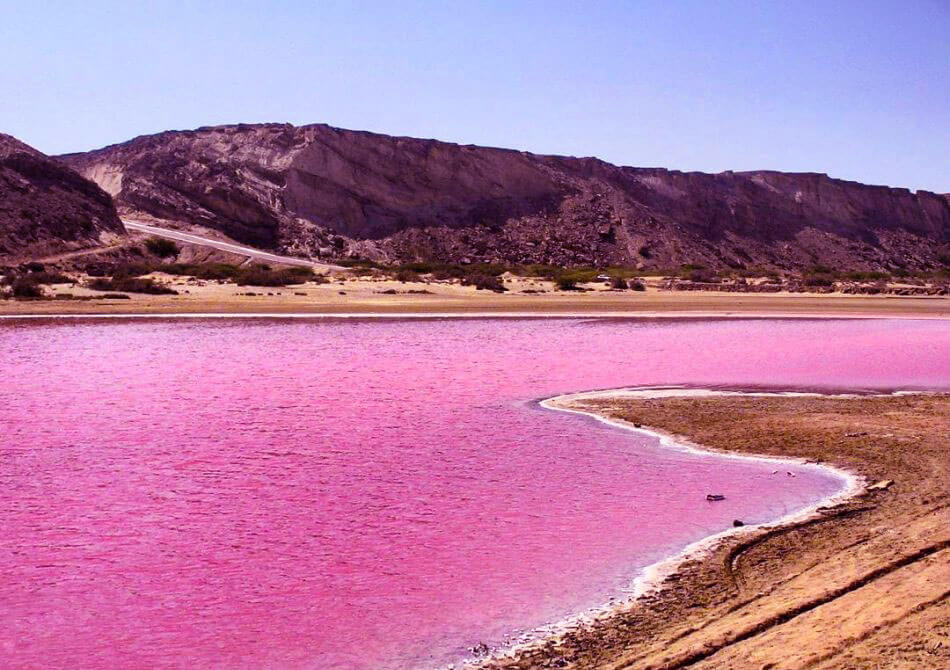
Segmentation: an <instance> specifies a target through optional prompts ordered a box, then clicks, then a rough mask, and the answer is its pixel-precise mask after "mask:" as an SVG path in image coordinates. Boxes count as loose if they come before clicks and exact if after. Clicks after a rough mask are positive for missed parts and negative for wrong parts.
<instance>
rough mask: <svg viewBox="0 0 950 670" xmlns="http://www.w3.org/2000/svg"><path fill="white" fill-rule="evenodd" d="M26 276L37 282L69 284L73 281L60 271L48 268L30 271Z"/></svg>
mask: <svg viewBox="0 0 950 670" xmlns="http://www.w3.org/2000/svg"><path fill="white" fill-rule="evenodd" d="M28 276H29V278H30V279H32V280H33V281H34V282H36V283H37V284H70V283H72V281H73V280H72V279H70V278H69V277H67V276H66V275H64V274H63V273H62V272H55V271H50V270H43V271H41V272H31V273H30V274H29V275H28Z"/></svg>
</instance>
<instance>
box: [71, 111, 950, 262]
mask: <svg viewBox="0 0 950 670" xmlns="http://www.w3.org/2000/svg"><path fill="white" fill-rule="evenodd" d="M61 158H62V160H64V161H65V162H66V163H67V164H69V165H70V166H72V167H73V168H74V169H76V170H77V171H78V172H80V173H81V174H83V175H84V176H86V177H88V178H89V179H92V180H94V181H96V182H97V183H98V184H99V185H100V186H102V188H104V189H105V190H106V191H108V192H110V193H111V194H112V195H113V197H114V198H115V201H116V203H117V205H118V207H119V209H120V211H121V212H124V213H126V214H128V215H130V216H135V215H143V214H144V215H148V216H150V217H155V218H158V219H163V220H169V221H176V222H183V223H188V224H196V225H201V226H205V227H208V228H213V229H216V230H220V231H222V232H224V233H226V234H227V235H229V236H230V237H233V238H234V239H236V240H239V241H241V242H244V243H247V244H252V245H256V246H260V247H264V248H268V249H276V250H279V251H282V252H289V253H295V254H300V255H309V256H312V257H319V258H341V257H345V256H348V255H349V256H352V255H360V256H364V257H370V258H377V259H389V260H436V261H444V262H462V263H464V262H486V261H487V262H504V263H509V264H530V263H548V264H554V265H601V266H603V265H632V266H640V267H647V268H649V267H657V268H669V267H675V266H679V265H681V264H687V263H688V264H695V265H704V266H706V267H709V268H725V267H732V268H753V267H770V268H778V269H804V268H808V267H812V266H816V265H818V266H828V267H833V268H847V269H856V270H893V269H897V268H906V269H908V270H911V271H918V270H930V269H933V268H936V267H940V266H941V263H942V261H941V258H945V255H946V252H947V250H948V248H950V196H948V195H944V194H935V193H929V192H926V191H918V192H916V193H913V192H911V191H909V190H907V189H902V188H889V187H884V186H868V185H864V184H859V183H856V182H848V181H843V180H838V179H833V178H830V177H828V176H827V175H824V174H813V173H799V174H794V173H782V172H772V171H756V172H724V173H720V174H705V173H699V172H678V171H673V170H665V169H661V168H634V167H619V166H615V165H611V164H609V163H606V162H604V161H601V160H598V159H596V158H573V157H565V156H544V155H537V154H531V153H527V152H521V151H513V150H507V149H496V148H489V147H478V146H464V145H457V144H451V143H447V142H439V141H436V140H426V139H415V138H406V137H391V136H387V135H380V134H375V133H369V132H362V131H350V130H343V129H339V128H333V127H330V126H326V125H310V126H302V127H294V126H291V125H289V124H258V125H245V124H239V125H230V126H216V127H205V128H199V129H197V130H192V131H168V132H164V133H159V134H157V135H150V136H143V137H138V138H135V139H133V140H130V141H129V142H125V143H122V144H117V145H113V146H109V147H105V148H103V149H99V150H96V151H90V152H86V153H80V154H71V155H67V156H63V157H61Z"/></svg>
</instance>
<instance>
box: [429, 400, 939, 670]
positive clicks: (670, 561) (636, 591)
mask: <svg viewBox="0 0 950 670" xmlns="http://www.w3.org/2000/svg"><path fill="white" fill-rule="evenodd" d="M920 393H926V391H923V392H922V391H916V390H913V391H907V390H894V391H892V392H889V393H821V392H811V391H809V392H803V391H779V390H774V391H765V390H754V391H752V390H748V391H746V390H724V389H712V388H706V387H692V388H689V387H670V386H664V387H633V388H618V389H606V390H597V391H583V392H578V393H570V394H563V395H557V396H553V397H550V398H545V399H543V400H540V401H539V402H538V404H539V405H540V406H541V407H544V408H545V409H549V410H552V411H559V412H568V413H572V414H580V415H584V416H587V417H589V418H592V419H594V420H596V421H598V422H601V423H604V424H607V425H609V426H612V427H614V428H618V429H621V430H629V431H631V432H634V433H638V434H641V435H646V436H649V437H653V438H656V439H657V440H658V441H659V443H660V445H661V446H662V447H664V448H667V449H674V450H677V451H684V452H688V453H692V454H696V455H700V456H715V457H717V458H727V459H730V460H740V461H752V462H758V463H771V464H774V465H777V466H782V465H786V466H788V465H795V466H798V467H802V466H807V467H810V468H817V469H820V470H822V471H823V472H826V473H828V474H831V475H833V476H834V477H836V478H837V479H839V480H840V481H841V483H842V487H841V489H839V490H838V491H837V492H836V493H834V494H832V495H830V496H826V497H825V498H822V499H821V500H818V501H816V502H814V503H812V504H811V505H808V506H806V507H803V508H801V509H798V510H795V511H793V512H790V513H789V514H786V515H784V516H782V517H780V518H778V519H775V520H773V521H769V522H765V523H760V524H749V525H745V526H741V527H737V528H736V527H734V528H727V529H726V530H723V531H721V532H719V533H715V534H713V535H709V536H707V537H705V538H703V539H701V540H698V541H696V542H692V543H690V544H688V545H686V546H685V547H683V548H682V549H681V550H679V551H677V552H675V553H673V554H671V555H670V556H668V557H666V558H663V559H661V560H659V561H657V562H655V563H652V564H650V565H647V566H645V567H644V568H642V569H641V570H640V571H639V573H638V574H637V575H636V576H635V577H634V579H633V581H632V582H631V584H630V586H629V587H628V588H626V589H624V590H623V591H622V593H621V594H620V596H619V597H616V598H611V599H610V600H609V601H608V602H606V603H603V604H602V605H600V606H597V607H593V608H590V609H588V610H586V611H584V612H580V613H577V614H575V615H572V616H570V617H567V618H565V619H562V620H560V621H557V622H554V623H552V624H549V625H546V626H543V627H540V628H537V629H534V630H532V631H529V632H526V633H523V634H521V635H519V636H517V637H516V638H515V639H513V640H512V642H511V644H510V645H508V646H505V647H502V648H498V649H493V650H491V651H490V653H489V655H487V656H481V657H470V658H467V659H464V660H463V661H461V662H460V663H458V664H450V665H447V666H441V668H439V670H453V669H455V668H459V667H461V668H467V669H468V668H471V669H474V668H478V667H480V666H483V665H485V664H488V663H491V662H493V661H500V660H509V659H513V658H516V657H517V656H518V655H519V654H521V653H525V652H528V651H530V650H535V649H538V648H540V647H542V646H544V645H546V644H548V643H550V642H552V641H555V640H557V639H558V638H560V637H561V636H562V635H564V634H565V633H568V632H570V631H571V630H574V629H576V628H579V627H582V626H584V625H587V624H590V623H594V622H597V621H604V620H608V619H610V618H611V617H612V616H614V615H616V614H618V613H620V612H622V611H624V610H626V609H627V608H629V607H631V606H632V605H633V604H634V603H636V602H637V601H638V600H640V599H641V598H643V597H644V596H647V595H649V594H651V593H655V592H656V591H658V590H660V589H661V588H662V585H663V582H664V581H665V580H666V579H667V578H668V577H669V576H670V575H673V574H676V573H677V572H678V571H679V569H680V568H681V566H682V565H683V564H684V563H686V562H687V561H690V560H696V559H702V558H704V557H706V556H708V555H709V554H711V553H712V551H713V550H714V549H716V548H717V547H718V546H719V545H720V544H721V543H723V542H724V541H725V540H727V539H730V538H734V537H740V536H742V535H752V534H754V533H757V532H760V531H766V530H774V529H778V528H781V527H783V526H792V525H795V524H798V523H801V522H803V521H808V520H810V519H812V518H816V517H817V516H818V512H819V510H820V509H826V508H829V507H835V506H838V505H842V504H844V503H847V502H849V501H851V500H852V499H853V498H855V497H857V496H858V495H859V494H861V493H863V492H864V490H865V487H866V486H867V481H866V479H865V478H864V477H862V476H860V475H858V474H856V473H854V472H851V471H849V470H848V469H846V468H843V467H839V466H836V465H830V464H826V463H815V462H813V461H807V460H805V459H803V458H796V457H778V456H771V455H765V454H739V453H735V452H731V451H725V450H722V449H715V448H712V447H707V446H704V445H701V444H697V443H695V442H692V441H690V440H689V439H687V438H685V437H683V436H679V435H673V434H671V433H668V432H666V431H662V430H658V429H654V428H649V427H645V426H635V425H633V424H631V423H629V422H627V421H623V420H620V419H614V418H611V417H607V416H605V415H603V414H600V413H598V412H593V411H590V410H588V409H581V408H579V407H578V406H577V405H576V403H577V401H579V400H585V399H592V398H608V399H610V398H624V397H627V398H630V397H632V398H641V399H649V398H671V397H688V398H704V397H705V398H713V397H724V396H746V397H824V398H858V397H868V396H892V395H907V394H920Z"/></svg>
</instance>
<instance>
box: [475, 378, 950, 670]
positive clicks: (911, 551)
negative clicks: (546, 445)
mask: <svg viewBox="0 0 950 670" xmlns="http://www.w3.org/2000/svg"><path fill="white" fill-rule="evenodd" d="M553 404H554V406H555V407H557V408H560V409H567V410H574V411H582V412H585V413H595V414H598V415H600V416H602V417H604V418H606V419H609V420H610V421H612V422H622V423H624V424H626V425H629V426H631V427H634V426H636V427H641V426H642V427H644V428H649V430H651V431H654V432H657V433H659V434H661V435H664V436H667V437H669V438H671V439H674V440H676V441H677V442H680V443H682V444H687V445H696V446H697V447H700V448H707V449H711V450H714V451H719V452H725V453H733V454H743V455H750V454H751V455H766V456H778V457H785V458H796V459H802V460H805V461H811V462H820V463H823V464H830V465H833V466H835V467H837V468H840V469H842V470H843V471H845V472H848V473H853V475H854V477H855V478H856V479H855V481H858V482H860V485H859V486H858V487H857V489H856V490H855V491H852V493H854V495H849V496H848V497H847V499H846V500H841V501H840V502H832V503H830V504H828V505H826V506H823V507H820V508H819V509H818V510H816V511H815V512H814V513H813V514H810V515H807V516H806V517H804V518H797V519H794V520H792V521H791V522H789V523H785V524H782V525H780V526H778V527H771V526H767V527H760V528H749V527H743V528H738V529H737V530H736V532H734V533H729V534H728V535H727V536H726V537H725V538H723V539H721V540H720V541H718V542H715V543H712V546H709V547H705V549H704V550H702V551H698V552H695V553H694V554H693V555H691V556H688V557H686V558H685V559H683V560H679V561H677V562H676V564H675V565H667V566H660V569H659V570H657V571H655V573H656V574H653V575H648V577H654V578H655V579H656V580H657V582H656V583H655V584H654V585H653V586H655V587H656V588H653V589H649V590H648V591H647V593H646V594H645V595H643V596H641V597H640V598H638V599H636V600H634V601H632V602H630V603H627V604H625V605H623V606H621V607H618V608H614V610H613V611H611V612H609V613H606V614H604V615H603V616H601V617H599V618H597V619H595V620H594V621H592V622H588V623H586V624H583V625H581V626H579V627H575V628H572V629H568V630H567V631H565V632H562V633H560V634H558V635H556V636H553V637H551V638H549V639H547V640H545V641H543V642H540V643H536V644H534V645H529V646H526V647H523V648H521V649H520V650H518V651H517V652H516V653H514V654H513V655H509V656H506V657H501V658H496V659H494V660H491V661H486V662H483V663H482V664H480V665H479V666H478V667H481V668H484V669H488V668H490V669H492V670H500V669H502V668H505V669H514V668H518V669H526V668H547V667H557V668H562V667H564V668H598V669H605V670H606V669H608V668H609V669H611V670H619V669H620V668H683V667H697V668H725V667H728V668H756V669H759V668H776V669H777V668H804V667H809V668H878V667H888V668H923V667H940V666H942V665H945V664H946V663H948V662H950V627H948V625H947V621H948V613H947V596H948V594H950V591H948V589H947V586H946V585H947V583H948V582H950V557H948V553H947V552H948V549H950V531H948V527H950V525H948V520H950V512H948V502H950V495H948V492H947V489H946V481H947V476H948V474H950V472H948V469H950V463H948V462H947V458H946V454H947V448H948V446H950V444H948V442H947V437H946V436H947V435H948V434H950V396H948V395H947V394H908V395H901V394H897V395H887V396H880V395H875V396H850V397H842V396H818V395H791V396H786V397H781V396H774V395H720V396H716V395H713V396H706V397H704V396H697V397H682V396H679V395H676V394H673V395H669V396H667V397H637V396H636V395H633V394H624V393H620V394H613V395H611V394H609V393H607V394H604V393H597V394H581V395H579V396H573V397H567V398H564V399H560V400H555V401H554V403H553ZM674 568H675V569H674ZM872 605H873V606H872Z"/></svg>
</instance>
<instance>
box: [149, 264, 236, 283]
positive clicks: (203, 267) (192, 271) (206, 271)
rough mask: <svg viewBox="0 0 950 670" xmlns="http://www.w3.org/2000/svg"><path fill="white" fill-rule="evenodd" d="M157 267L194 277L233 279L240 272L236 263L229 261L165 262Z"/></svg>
mask: <svg viewBox="0 0 950 670" xmlns="http://www.w3.org/2000/svg"><path fill="white" fill-rule="evenodd" d="M157 269H158V271H159V272H164V273H166V274H170V275H178V276H184V277H195V278H196V279H218V280H221V279H233V278H234V277H236V276H237V275H238V274H239V273H240V269H239V268H238V267H237V266H236V265H231V264H229V263H167V264H165V265H161V266H159V267H158V268H157Z"/></svg>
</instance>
